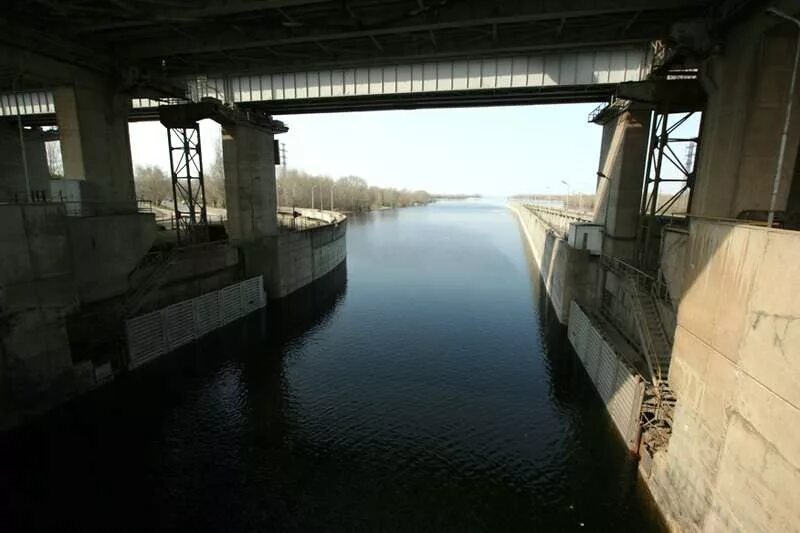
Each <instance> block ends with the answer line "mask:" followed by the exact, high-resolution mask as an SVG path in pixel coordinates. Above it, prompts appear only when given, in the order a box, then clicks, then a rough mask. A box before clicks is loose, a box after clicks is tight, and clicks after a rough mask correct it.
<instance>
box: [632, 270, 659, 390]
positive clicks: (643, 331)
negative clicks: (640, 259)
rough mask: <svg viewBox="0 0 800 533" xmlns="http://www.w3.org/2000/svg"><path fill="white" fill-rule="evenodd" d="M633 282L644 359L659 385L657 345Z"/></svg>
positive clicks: (636, 318) (636, 317) (637, 324)
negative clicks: (646, 322) (651, 334)
mask: <svg viewBox="0 0 800 533" xmlns="http://www.w3.org/2000/svg"><path fill="white" fill-rule="evenodd" d="M631 281H633V283H631V286H632V292H633V307H634V313H633V316H634V321H635V322H636V329H637V330H639V337H640V340H641V342H642V351H643V352H644V356H645V358H644V359H645V362H646V363H647V368H648V370H650V375H651V376H653V380H654V381H655V382H656V384H658V382H660V381H661V364H660V363H659V361H658V354H657V353H656V350H655V343H654V342H653V338H652V337H651V336H650V328H649V327H648V326H647V324H645V323H643V322H644V320H645V318H644V317H645V313H644V309H643V308H642V304H641V302H640V301H639V287H637V284H636V281H635V280H631ZM654 366H655V368H654Z"/></svg>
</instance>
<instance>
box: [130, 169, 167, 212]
mask: <svg viewBox="0 0 800 533" xmlns="http://www.w3.org/2000/svg"><path fill="white" fill-rule="evenodd" d="M133 177H134V182H135V184H136V195H137V196H138V197H139V198H142V199H143V200H149V201H151V202H153V203H154V204H156V205H161V204H166V203H168V202H169V201H170V200H171V199H172V183H171V182H170V180H169V178H168V177H167V175H166V173H165V172H164V170H163V169H162V168H161V167H158V166H156V165H136V168H135V169H134V170H133Z"/></svg>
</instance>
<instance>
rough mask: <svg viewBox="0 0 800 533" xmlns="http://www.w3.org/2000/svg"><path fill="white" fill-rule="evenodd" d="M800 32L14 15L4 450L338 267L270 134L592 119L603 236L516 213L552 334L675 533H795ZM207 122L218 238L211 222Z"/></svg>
mask: <svg viewBox="0 0 800 533" xmlns="http://www.w3.org/2000/svg"><path fill="white" fill-rule="evenodd" d="M767 7H770V9H769V10H767V9H766V8H767ZM798 14H800V4H798V2H796V1H791V0H776V1H775V2H772V3H771V4H766V3H764V2H759V1H754V0H753V1H750V0H740V1H733V0H670V1H659V2H652V1H644V0H631V1H628V2H624V3H620V2H616V1H611V0H593V1H591V2H589V1H584V0H574V1H573V0H569V1H565V2H561V3H560V4H558V5H556V4H554V3H547V2H545V3H519V2H511V1H505V0H499V1H497V2H492V3H488V2H436V3H435V2H430V1H427V0H426V1H412V0H386V1H377V2H376V1H371V0H370V1H368V0H354V1H352V2H346V3H341V2H333V1H326V0H303V1H295V0H276V1H274V2H273V1H255V0H254V1H232V2H227V1H217V0H208V1H206V2H203V3H200V4H197V5H191V6H190V5H188V4H183V3H177V4H174V3H170V4H164V5H161V4H155V3H152V2H144V1H141V2H140V1H135V2H131V3H130V5H128V4H125V5H123V4H121V3H119V2H114V1H105V0H99V1H98V2H94V3H92V6H91V8H89V9H87V6H86V3H84V2H72V1H68V2H59V3H53V2H41V3H40V2H36V3H28V2H15V3H13V4H12V5H11V6H8V7H7V9H6V10H5V11H4V13H3V15H2V21H1V22H2V26H3V30H4V31H3V32H2V34H3V35H2V37H0V154H2V161H0V243H2V244H1V245H2V252H3V253H2V254H0V298H2V300H0V328H1V329H0V331H2V341H1V342H0V357H1V358H2V359H1V360H0V420H2V421H3V422H2V423H3V424H4V425H11V424H14V423H16V422H19V421H20V420H22V419H24V418H25V417H27V416H29V415H30V414H31V413H36V412H41V411H43V410H45V409H47V408H49V407H52V406H54V405H58V404H60V403H63V402H65V401H66V400H67V399H69V398H72V397H75V396H77V395H79V394H81V393H82V392H85V391H87V390H89V389H92V388H95V387H97V386H98V385H100V384H102V383H106V382H108V381H111V380H113V379H114V378H115V377H116V376H117V375H119V374H121V373H124V372H126V371H127V370H129V369H131V368H134V367H136V366H138V365H139V364H143V363H145V362H147V361H150V360H152V359H153V358H156V357H158V356H159V355H161V354H163V353H166V352H168V351H170V350H172V349H173V348H175V347H177V346H181V345H183V344H186V343H188V342H191V341H192V340H193V339H196V338H198V336H201V335H203V334H204V333H205V332H207V331H210V330H211V329H213V328H215V327H217V326H219V325H223V324H226V323H229V322H230V321H232V320H235V319H236V317H240V316H242V315H244V314H246V313H249V312H252V311H253V310H255V309H258V308H260V307H263V306H264V305H265V304H266V302H267V300H268V299H279V298H282V297H284V296H286V295H288V294H291V293H293V292H296V291H297V290H298V289H299V288H300V287H302V286H304V285H306V284H308V283H309V282H311V281H313V280H314V279H316V278H319V277H323V276H324V275H325V274H326V273H327V272H329V271H332V270H334V269H335V268H336V266H337V265H339V264H341V263H342V262H343V261H344V258H345V253H346V235H345V233H346V228H347V220H346V219H345V218H344V217H343V216H342V215H340V214H338V213H334V212H319V211H317V212H309V211H298V210H286V208H285V207H284V206H281V207H279V206H278V205H277V195H276V190H275V168H274V167H275V163H276V159H275V148H274V142H273V141H274V138H275V136H276V135H280V134H281V133H283V132H285V131H286V128H287V126H286V125H285V124H284V123H282V122H281V121H278V120H275V119H274V118H273V116H274V115H276V114H278V113H283V114H292V113H308V112H325V111H347V110H368V109H413V108H418V107H419V108H421V107H429V108H433V107H454V106H480V105H487V106H490V105H513V104H536V103H569V102H597V103H598V107H597V109H596V110H595V112H593V113H592V114H591V115H590V116H589V117H588V121H589V122H590V124H589V125H587V127H600V128H602V141H601V146H600V159H599V161H598V165H597V182H596V183H597V186H596V195H595V197H596V202H595V206H594V208H593V210H592V211H579V212H571V211H569V210H566V209H559V208H557V207H556V208H554V206H553V205H551V204H541V203H536V202H524V201H519V202H516V203H512V204H511V205H510V208H511V209H512V210H513V212H514V213H515V215H516V217H517V218H518V220H519V223H520V227H521V231H522V234H523V236H524V238H525V241H526V242H528V244H529V246H530V248H531V251H532V255H533V256H534V259H535V262H536V263H537V266H538V271H539V276H540V277H541V279H542V280H543V283H544V286H545V290H546V292H547V294H548V297H549V299H550V301H551V303H552V306H553V308H554V310H555V313H556V315H557V317H558V319H559V321H560V322H561V323H562V324H564V325H566V327H567V336H568V338H569V341H570V343H571V345H572V346H573V348H574V351H575V353H576V354H577V356H578V359H579V360H580V362H581V366H582V367H583V369H584V370H585V372H586V374H587V375H588V376H589V378H590V380H591V381H592V383H593V384H594V387H595V389H596V392H597V395H598V396H599V398H600V400H602V402H603V404H604V405H605V406H606V407H607V411H608V414H609V416H610V419H611V421H612V422H613V424H614V426H615V427H616V428H617V431H618V433H619V435H620V441H621V444H620V446H625V447H627V449H628V450H630V452H631V453H632V454H634V455H636V456H638V458H639V462H638V469H639V475H640V476H641V477H642V479H643V480H644V481H645V483H646V484H647V487H648V488H649V490H650V493H651V494H652V496H653V498H654V500H655V502H656V504H657V505H658V507H659V509H660V510H661V512H662V513H663V515H664V517H665V519H666V521H667V523H668V525H669V527H670V528H671V529H672V530H674V531H800V509H799V508H798V507H797V505H796V502H797V501H800V392H799V391H800V387H798V383H800V321H798V317H800V299H798V298H797V295H798V294H800V278H798V277H797V275H796V274H795V270H796V265H797V264H798V262H799V261H800V233H798V230H799V229H800V178H798V175H800V165H799V164H798V161H799V154H798V147H799V146H800V111H798V109H800V106H798V105H794V106H793V105H792V103H793V102H794V104H796V103H797V99H798V98H797V97H798V95H797V94H796V93H797V92H798V91H800V87H798V85H797V84H796V83H795V80H796V77H797V70H798V61H797V57H800V56H798V54H797V51H798V50H799V49H800V48H798V46H800V45H798V42H799V41H798V28H800V20H798V18H797V16H798ZM692 116H694V117H701V119H700V126H699V131H697V132H696V133H693V134H691V135H689V136H688V137H684V136H682V134H681V133H680V132H681V131H682V130H683V128H684V125H685V124H686V121H687V120H688V118H689V117H692ZM209 118H210V119H213V120H215V121H216V122H218V123H219V124H220V126H221V128H222V131H223V159H224V170H225V193H226V200H227V205H228V215H227V217H228V219H227V221H226V222H225V224H224V225H223V226H222V227H219V225H215V224H212V223H211V222H210V221H209V219H208V216H207V213H206V206H205V198H204V192H203V175H202V170H203V169H202V157H201V155H202V154H200V150H199V137H198V136H199V128H198V127H197V121H198V120H201V119H209ZM136 120H158V121H160V122H161V123H162V124H163V125H164V127H165V129H166V131H167V132H168V133H169V136H168V135H167V134H166V133H165V141H166V140H167V139H169V142H165V149H169V150H170V153H171V154H173V156H174V157H173V158H172V168H171V175H172V183H173V196H174V206H173V207H174V214H173V224H172V225H171V226H170V227H168V228H166V227H165V228H163V229H160V228H159V226H158V225H157V224H156V221H155V217H154V216H153V214H152V213H149V212H148V207H147V206H146V205H141V204H140V203H139V202H137V200H136V196H135V192H134V185H133V175H132V169H131V155H130V139H129V137H128V123H129V121H136ZM543 127H546V125H543ZM52 140H58V141H59V143H60V145H61V153H62V155H63V159H64V177H63V179H52V178H51V176H50V175H49V172H48V170H47V165H46V155H45V148H44V144H45V142H49V141H52ZM675 143H684V144H690V145H692V146H693V152H692V153H693V157H692V158H691V161H689V160H686V161H684V159H683V158H682V157H679V156H678V154H676V152H675ZM401 156H402V154H398V157H401ZM668 168H672V171H668V170H667V169H668ZM287 207H288V206H287ZM298 220H304V221H305V222H300V223H298ZM173 226H174V227H173Z"/></svg>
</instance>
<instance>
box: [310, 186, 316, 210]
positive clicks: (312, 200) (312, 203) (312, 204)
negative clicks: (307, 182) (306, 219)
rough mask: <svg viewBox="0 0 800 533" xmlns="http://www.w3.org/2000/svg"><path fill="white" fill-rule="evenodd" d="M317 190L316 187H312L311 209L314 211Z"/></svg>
mask: <svg viewBox="0 0 800 533" xmlns="http://www.w3.org/2000/svg"><path fill="white" fill-rule="evenodd" d="M316 188H317V186H316V185H312V186H311V209H314V189H316Z"/></svg>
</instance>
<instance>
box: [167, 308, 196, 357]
mask: <svg viewBox="0 0 800 533" xmlns="http://www.w3.org/2000/svg"><path fill="white" fill-rule="evenodd" d="M193 307H194V306H193V305H192V300H185V301H183V302H179V303H176V304H173V305H170V306H169V307H166V308H164V310H163V312H162V316H163V320H164V326H165V327H164V330H165V332H166V337H167V345H168V346H169V349H170V350H174V349H176V348H179V347H181V346H183V345H184V344H186V343H189V342H191V341H193V340H194V339H195V336H194V309H193Z"/></svg>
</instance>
